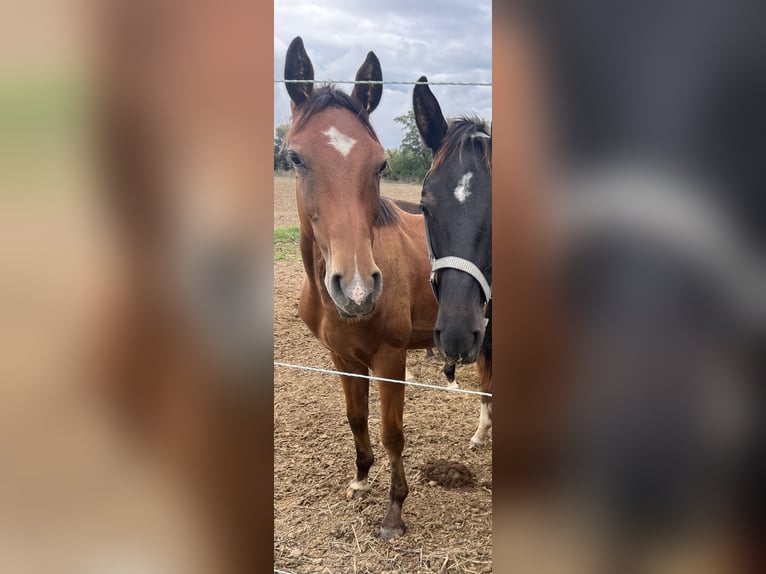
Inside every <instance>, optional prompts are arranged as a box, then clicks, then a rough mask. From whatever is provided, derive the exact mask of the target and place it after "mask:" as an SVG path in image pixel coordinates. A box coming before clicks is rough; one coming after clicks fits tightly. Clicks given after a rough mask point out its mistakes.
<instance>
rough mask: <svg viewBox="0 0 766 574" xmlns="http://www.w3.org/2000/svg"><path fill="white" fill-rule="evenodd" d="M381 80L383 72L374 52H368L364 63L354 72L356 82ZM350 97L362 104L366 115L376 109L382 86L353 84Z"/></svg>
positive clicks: (381, 93)
mask: <svg viewBox="0 0 766 574" xmlns="http://www.w3.org/2000/svg"><path fill="white" fill-rule="evenodd" d="M360 80H363V81H369V80H374V81H376V82H380V81H382V80H383V72H382V71H381V69H380V61H378V57H377V56H376V55H375V52H368V53H367V58H366V59H365V60H364V63H363V64H362V65H361V66H360V67H359V70H358V71H357V72H356V81H357V82H358V81H360ZM351 95H352V96H354V97H355V98H356V99H357V100H359V101H360V102H361V103H362V106H364V109H365V110H367V113H368V114H371V113H372V111H373V110H374V109H375V108H377V107H378V104H379V103H380V97H381V96H382V95H383V84H354V89H353V90H352V91H351Z"/></svg>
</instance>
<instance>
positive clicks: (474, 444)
mask: <svg viewBox="0 0 766 574" xmlns="http://www.w3.org/2000/svg"><path fill="white" fill-rule="evenodd" d="M485 444H487V443H486V442H485V441H483V440H478V439H476V438H471V440H470V442H469V443H468V448H470V449H471V450H476V449H477V448H481V447H483V446H484V445H485Z"/></svg>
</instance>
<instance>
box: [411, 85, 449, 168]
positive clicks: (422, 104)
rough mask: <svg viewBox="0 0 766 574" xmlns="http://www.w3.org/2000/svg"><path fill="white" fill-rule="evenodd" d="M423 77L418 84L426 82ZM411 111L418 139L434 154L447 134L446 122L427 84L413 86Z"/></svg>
mask: <svg viewBox="0 0 766 574" xmlns="http://www.w3.org/2000/svg"><path fill="white" fill-rule="evenodd" d="M427 81H428V79H427V78H426V77H425V76H420V78H419V79H418V82H427ZM412 109H413V111H414V112H415V123H416V124H417V126H418V131H419V132H420V137H422V138H423V141H424V142H425V144H426V145H427V146H428V147H429V148H430V149H431V151H432V152H433V153H434V154H435V153H436V151H437V150H438V149H439V148H440V147H441V145H442V141H443V140H444V136H445V135H446V134H447V121H446V120H445V119H444V114H442V109H441V107H440V106H439V102H438V101H437V100H436V96H434V94H433V92H431V88H429V87H428V85H427V84H415V89H414V90H413V91H412Z"/></svg>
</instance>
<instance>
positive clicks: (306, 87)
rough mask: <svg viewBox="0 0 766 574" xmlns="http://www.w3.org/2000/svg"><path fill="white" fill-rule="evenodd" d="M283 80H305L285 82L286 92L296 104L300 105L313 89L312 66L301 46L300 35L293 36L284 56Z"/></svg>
mask: <svg viewBox="0 0 766 574" xmlns="http://www.w3.org/2000/svg"><path fill="white" fill-rule="evenodd" d="M285 80H307V81H306V82H296V83H292V82H290V83H286V84H285V86H286V87H287V93H288V94H290V99H291V100H292V101H293V104H295V105H296V106H299V105H301V104H302V103H303V102H305V101H306V100H307V99H308V97H309V96H310V95H311V92H312V90H313V89H314V82H313V80H314V66H312V65H311V60H310V59H309V55H308V54H307V53H306V49H305V48H304V47H303V39H302V38H301V37H300V36H296V37H295V38H293V41H292V42H290V46H289V47H288V48H287V55H286V56H285Z"/></svg>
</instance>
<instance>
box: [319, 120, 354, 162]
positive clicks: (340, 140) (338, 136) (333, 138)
mask: <svg viewBox="0 0 766 574" xmlns="http://www.w3.org/2000/svg"><path fill="white" fill-rule="evenodd" d="M322 133H323V134H324V135H326V136H327V137H328V138H329V140H330V145H331V146H332V147H334V148H335V149H336V150H338V151H339V152H340V154H341V155H342V156H343V157H346V156H347V155H348V154H349V152H350V151H351V148H352V147H354V144H355V143H356V140H355V139H354V138H351V137H349V136H347V135H345V134H342V133H340V132H339V131H338V129H337V128H336V127H335V126H332V127H331V128H329V129H326V130H325V131H323V132H322Z"/></svg>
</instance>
